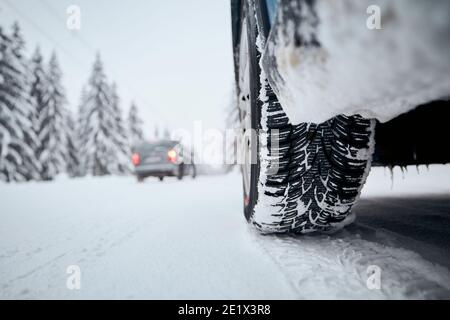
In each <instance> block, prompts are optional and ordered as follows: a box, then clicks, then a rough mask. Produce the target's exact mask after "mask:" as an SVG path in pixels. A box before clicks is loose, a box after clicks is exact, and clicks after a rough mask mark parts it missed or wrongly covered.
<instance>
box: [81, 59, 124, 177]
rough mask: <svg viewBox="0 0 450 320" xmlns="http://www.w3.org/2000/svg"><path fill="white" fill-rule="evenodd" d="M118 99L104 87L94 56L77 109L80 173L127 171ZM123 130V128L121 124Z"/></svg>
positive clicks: (95, 174)
mask: <svg viewBox="0 0 450 320" xmlns="http://www.w3.org/2000/svg"><path fill="white" fill-rule="evenodd" d="M120 123H121V115H120V108H119V104H118V97H117V95H116V97H114V93H113V89H112V88H111V86H109V85H108V82H107V79H106V75H105V73H104V70H103V64H102V62H101V60H100V56H98V55H97V58H96V61H95V63H94V66H93V70H92V74H91V76H90V78H89V80H88V83H87V86H86V87H85V89H84V90H83V93H82V99H81V104H80V108H79V119H78V125H79V141H80V162H81V163H82V173H83V174H92V175H94V176H99V175H107V174H111V173H118V172H123V171H124V170H126V169H125V168H127V167H128V162H129V160H128V158H127V159H126V160H125V158H124V155H125V154H126V153H128V151H127V150H126V147H127V146H126V144H125V145H123V144H122V141H123V138H124V137H123V136H122V129H121V128H119V124H120ZM121 126H122V128H123V124H121Z"/></svg>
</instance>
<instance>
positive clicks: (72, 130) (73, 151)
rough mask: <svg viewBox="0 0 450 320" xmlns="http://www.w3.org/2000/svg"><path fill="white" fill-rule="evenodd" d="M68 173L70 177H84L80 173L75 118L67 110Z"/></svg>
mask: <svg viewBox="0 0 450 320" xmlns="http://www.w3.org/2000/svg"><path fill="white" fill-rule="evenodd" d="M65 119H66V129H67V130H66V131H65V133H66V134H67V136H66V151H67V154H66V172H67V174H68V175H69V177H72V178H73V177H79V176H81V175H82V173H81V172H80V159H79V153H78V152H79V150H78V147H79V145H78V140H77V137H78V135H77V128H76V122H75V120H74V118H73V115H72V113H71V112H70V111H69V110H67V114H66V117H65Z"/></svg>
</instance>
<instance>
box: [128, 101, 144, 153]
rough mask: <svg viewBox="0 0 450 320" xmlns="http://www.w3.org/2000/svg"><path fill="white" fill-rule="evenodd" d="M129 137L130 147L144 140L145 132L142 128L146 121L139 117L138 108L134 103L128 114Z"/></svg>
mask: <svg viewBox="0 0 450 320" xmlns="http://www.w3.org/2000/svg"><path fill="white" fill-rule="evenodd" d="M127 122H128V135H129V138H130V145H131V146H134V145H136V144H137V143H138V142H140V141H142V140H143V139H144V132H143V128H142V126H143V125H144V121H142V119H141V118H140V117H139V113H138V108H137V107H136V104H135V103H134V102H131V107H130V110H129V112H128V119H127Z"/></svg>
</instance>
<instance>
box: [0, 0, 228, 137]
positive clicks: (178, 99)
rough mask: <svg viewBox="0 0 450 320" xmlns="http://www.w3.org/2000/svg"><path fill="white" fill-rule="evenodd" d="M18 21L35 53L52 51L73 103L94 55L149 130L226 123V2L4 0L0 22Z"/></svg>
mask: <svg viewBox="0 0 450 320" xmlns="http://www.w3.org/2000/svg"><path fill="white" fill-rule="evenodd" d="M70 5H78V6H79V7H80V9H81V30H79V31H71V30H69V29H67V27H66V20H67V17H68V14H67V13H66V9H67V7H68V6H70ZM14 20H18V21H19V23H20V25H21V26H22V31H23V35H24V37H25V39H26V45H27V48H26V49H27V53H28V54H29V55H31V53H32V52H33V51H34V49H35V46H36V45H39V46H40V47H41V49H42V52H43V53H44V55H45V57H46V59H48V57H49V55H50V52H51V51H52V50H53V49H54V50H56V52H57V54H58V58H59V60H60V64H61V67H62V69H63V72H64V79H63V81H64V85H65V87H66V89H67V95H68V100H69V103H70V108H71V109H72V110H75V109H76V108H77V104H78V102H79V96H80V91H81V87H82V86H83V84H84V83H86V81H87V79H88V77H89V74H90V72H91V67H92V63H93V60H94V57H95V52H96V51H97V50H98V51H99V52H100V53H101V56H102V59H103V62H104V65H105V71H106V73H107V76H108V77H109V79H110V80H111V81H112V80H114V81H116V83H117V85H118V88H119V94H120V96H121V98H122V107H123V109H124V111H128V108H129V104H130V101H131V100H133V99H134V100H135V101H136V103H137V104H138V106H139V108H140V111H141V115H142V117H143V118H144V119H145V121H146V124H147V128H146V132H147V133H150V132H153V126H154V125H155V124H158V125H163V124H167V125H169V127H170V128H171V129H172V130H173V129H177V128H180V127H182V128H187V129H191V128H192V122H193V121H196V120H203V121H204V122H203V123H204V126H206V127H224V114H225V113H224V110H225V109H226V107H227V105H228V104H229V101H230V95H231V88H232V86H233V67H232V63H233V62H232V49H231V28H230V9H229V1H228V0H190V1H185V0H164V1H161V0H128V1H124V0H95V1H92V0H0V25H1V26H2V27H3V28H5V29H7V30H9V28H10V24H11V23H12V22H13V21H14Z"/></svg>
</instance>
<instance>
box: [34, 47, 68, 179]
mask: <svg viewBox="0 0 450 320" xmlns="http://www.w3.org/2000/svg"><path fill="white" fill-rule="evenodd" d="M61 79H62V72H61V69H60V67H59V63H58V59H57V57H56V53H55V52H53V53H52V55H51V58H50V61H49V64H48V67H47V82H46V83H47V89H46V94H47V101H45V104H44V108H43V109H41V114H39V115H38V118H37V119H38V121H39V123H38V125H39V126H38V128H39V130H40V131H39V132H38V133H39V135H38V137H39V140H40V147H41V148H42V149H43V150H45V154H44V153H42V152H41V154H40V155H41V158H40V161H41V163H42V165H43V168H45V171H43V172H42V178H43V179H53V178H54V177H55V176H56V175H57V174H58V173H60V172H63V171H65V169H66V161H67V160H68V150H67V147H68V141H67V139H68V138H69V137H70V133H69V132H68V126H67V125H68V122H67V117H68V110H67V109H66V102H67V100H66V95H65V90H64V87H63V86H62V83H61Z"/></svg>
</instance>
